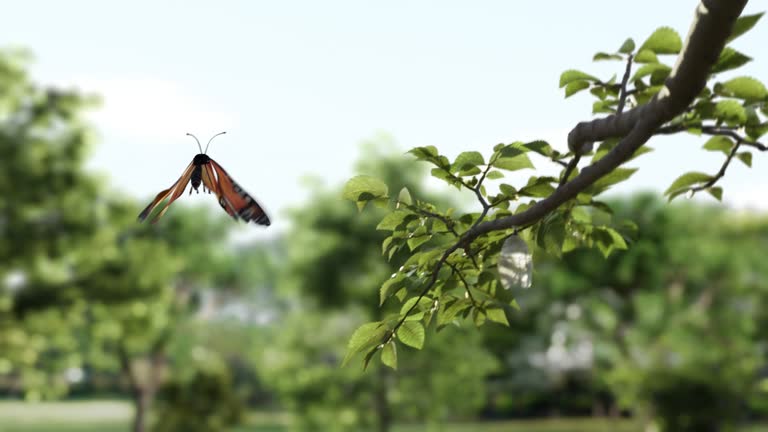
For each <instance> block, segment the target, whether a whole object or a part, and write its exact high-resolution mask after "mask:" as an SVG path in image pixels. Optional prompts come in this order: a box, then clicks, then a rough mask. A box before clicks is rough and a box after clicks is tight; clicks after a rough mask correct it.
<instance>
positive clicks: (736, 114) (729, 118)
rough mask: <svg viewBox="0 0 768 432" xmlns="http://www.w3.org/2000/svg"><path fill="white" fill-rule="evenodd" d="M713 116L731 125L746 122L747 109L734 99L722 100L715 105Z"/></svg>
mask: <svg viewBox="0 0 768 432" xmlns="http://www.w3.org/2000/svg"><path fill="white" fill-rule="evenodd" d="M713 114H714V116H715V118H717V119H718V120H721V121H724V122H726V123H727V124H728V125H731V126H738V125H742V124H744V123H746V121H747V111H746V110H745V109H744V107H743V106H741V104H740V103H739V102H737V101H735V100H722V101H720V102H718V103H717V104H716V105H715V111H714V113H713Z"/></svg>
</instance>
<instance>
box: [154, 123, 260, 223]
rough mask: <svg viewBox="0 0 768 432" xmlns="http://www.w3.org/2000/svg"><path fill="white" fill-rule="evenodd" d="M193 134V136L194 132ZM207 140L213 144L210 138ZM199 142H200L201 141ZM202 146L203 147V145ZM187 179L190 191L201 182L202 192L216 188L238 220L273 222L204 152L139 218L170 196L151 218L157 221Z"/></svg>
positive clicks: (223, 206) (216, 191) (227, 210)
mask: <svg viewBox="0 0 768 432" xmlns="http://www.w3.org/2000/svg"><path fill="white" fill-rule="evenodd" d="M222 133H223V132H222ZM188 135H191V134H188ZM218 135H220V134H218ZM191 136H193V137H194V135H191ZM215 136H216V135H214V137H215ZM211 139H213V138H211ZM195 140H197V138H195ZM208 143H209V144H210V141H208ZM199 144H200V142H199V141H198V145H199ZM200 150H201V151H202V148H201V149H200ZM206 150H208V147H207V146H206ZM187 183H190V184H191V187H190V189H189V193H190V194H191V193H192V189H194V190H195V191H196V192H197V191H198V188H199V187H200V185H201V184H202V185H203V192H205V190H206V189H207V190H208V192H209V193H211V192H213V193H214V194H215V195H216V197H217V198H218V199H219V205H220V206H221V208H223V209H224V211H226V212H227V214H229V215H230V216H231V217H232V218H234V219H235V220H244V221H246V222H254V223H256V224H259V225H267V226H269V225H270V223H271V222H270V220H269V217H268V216H267V214H266V212H264V209H262V208H261V206H260V205H259V203H258V202H256V200H255V199H254V198H253V197H251V196H250V195H249V194H248V192H246V191H245V190H244V189H243V188H242V187H241V186H240V185H239V184H237V182H235V181H234V180H233V179H232V177H230V175H229V174H228V173H227V172H226V171H225V170H224V168H222V167H221V165H219V164H218V163H216V161H215V160H213V159H211V157H210V156H208V155H207V154H205V152H201V153H199V154H197V155H195V157H194V158H193V159H192V162H191V163H190V164H189V165H188V166H187V168H186V169H185V170H184V172H183V173H182V174H181V177H180V178H179V179H178V180H177V181H176V183H174V184H173V185H172V186H171V187H170V188H168V189H166V190H164V191H161V192H160V193H158V194H157V196H155V199H154V200H152V202H151V203H149V205H148V206H147V207H146V208H145V209H144V210H143V211H142V212H141V213H139V221H143V220H145V219H146V218H147V217H148V216H149V215H150V214H151V213H152V211H153V210H154V209H155V208H156V207H157V206H159V205H160V204H161V203H162V202H163V201H165V200H166V199H167V200H168V202H167V203H166V204H165V206H164V207H163V208H162V209H161V210H160V211H159V212H158V213H157V215H155V217H154V218H152V223H155V222H157V221H158V219H160V217H161V216H162V215H163V214H165V212H166V211H168V208H169V206H170V205H171V203H173V202H174V201H175V200H176V199H177V198H179V197H180V196H181V194H182V193H183V192H184V189H186V187H187Z"/></svg>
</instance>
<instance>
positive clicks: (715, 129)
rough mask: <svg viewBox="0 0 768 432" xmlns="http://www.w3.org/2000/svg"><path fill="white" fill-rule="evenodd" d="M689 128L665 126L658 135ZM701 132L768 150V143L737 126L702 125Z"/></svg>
mask: <svg viewBox="0 0 768 432" xmlns="http://www.w3.org/2000/svg"><path fill="white" fill-rule="evenodd" d="M687 130H688V129H687V128H686V127H685V126H664V127H661V128H659V129H657V130H656V135H672V134H676V133H679V132H685V131H687ZM701 133H703V134H705V135H721V136H727V137H729V138H732V139H734V140H735V141H736V142H737V143H739V144H743V145H745V146H749V147H754V148H755V149H757V150H760V151H766V150H768V145H766V144H763V143H761V142H759V141H752V140H749V139H747V138H745V137H743V136H741V135H739V133H738V132H736V129H735V128H729V127H724V126H702V128H701Z"/></svg>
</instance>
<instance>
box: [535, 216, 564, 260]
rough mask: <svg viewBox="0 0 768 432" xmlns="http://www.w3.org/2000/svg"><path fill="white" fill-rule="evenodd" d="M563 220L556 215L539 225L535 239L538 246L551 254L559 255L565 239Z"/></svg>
mask: <svg viewBox="0 0 768 432" xmlns="http://www.w3.org/2000/svg"><path fill="white" fill-rule="evenodd" d="M565 234H566V231H565V221H564V220H563V218H562V216H560V215H557V216H556V217H553V218H551V219H549V220H547V221H545V222H543V223H542V224H541V225H539V231H538V233H537V234H536V241H537V243H538V245H539V246H541V247H542V248H543V249H544V250H546V251H547V253H549V254H550V255H552V256H555V257H558V258H559V257H560V256H561V255H562V250H563V242H564V241H565Z"/></svg>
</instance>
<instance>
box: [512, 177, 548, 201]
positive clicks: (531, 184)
mask: <svg viewBox="0 0 768 432" xmlns="http://www.w3.org/2000/svg"><path fill="white" fill-rule="evenodd" d="M556 182H557V179H556V178H554V177H536V176H531V178H529V179H528V184H526V185H525V187H523V188H522V189H520V190H519V191H518V192H517V193H518V194H520V195H525V196H530V197H536V198H544V197H548V196H550V195H552V192H554V191H555V188H554V186H552V183H556Z"/></svg>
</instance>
